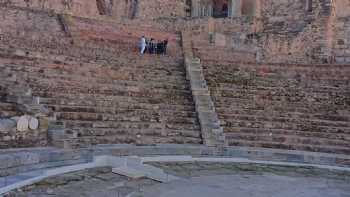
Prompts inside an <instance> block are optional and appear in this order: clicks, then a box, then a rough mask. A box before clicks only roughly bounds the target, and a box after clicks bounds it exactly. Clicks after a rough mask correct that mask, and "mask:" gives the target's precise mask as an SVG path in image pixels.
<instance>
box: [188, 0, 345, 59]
mask: <svg viewBox="0 0 350 197" xmlns="http://www.w3.org/2000/svg"><path fill="white" fill-rule="evenodd" d="M349 7H350V5H349V4H348V2H345V1H342V0H338V1H330V0H322V1H313V3H312V7H311V8H312V9H307V5H306V1H305V0H295V1H283V0H282V1H276V0H267V1H261V2H260V3H259V8H260V11H259V13H260V14H259V15H256V16H258V17H247V16H242V17H236V18H233V19H212V20H211V22H208V21H205V20H203V21H201V22H202V23H201V24H194V27H192V28H193V29H201V30H202V31H201V32H194V48H195V49H196V50H199V52H198V56H199V57H200V58H204V59H216V60H221V59H225V60H228V59H230V56H231V57H232V58H231V61H235V62H242V61H243V62H246V61H258V62H271V63H280V62H283V63H302V64H303V63H305V64H310V63H316V64H320V63H321V64H329V63H336V64H346V63H349V50H348V49H349V47H348V46H349V44H348V40H349V37H350V36H349V34H348V26H349V22H348V21H349V16H348V15H346V13H347V11H348V10H349V9H350V8H349ZM209 21H210V20H209ZM191 24H193V22H192V23H191ZM196 26H197V28H196ZM198 41H199V42H198ZM208 48H213V49H214V50H215V51H216V53H211V52H210V51H211V50H210V49H208ZM242 51H243V52H244V51H246V53H252V54H255V56H256V58H249V57H246V56H245V55H241V57H242V58H239V56H240V55H238V57H237V55H235V54H236V53H237V52H238V54H239V52H242ZM211 54H212V55H211ZM220 54H221V55H220Z"/></svg>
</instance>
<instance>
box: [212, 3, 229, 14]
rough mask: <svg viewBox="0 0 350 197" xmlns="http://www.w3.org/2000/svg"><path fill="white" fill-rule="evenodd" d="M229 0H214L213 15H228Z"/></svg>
mask: <svg viewBox="0 0 350 197" xmlns="http://www.w3.org/2000/svg"><path fill="white" fill-rule="evenodd" d="M228 6H229V0H215V1H213V17H214V18H225V17H228V14H229V13H228V10H229V9H228Z"/></svg>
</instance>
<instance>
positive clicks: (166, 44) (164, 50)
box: [163, 39, 168, 55]
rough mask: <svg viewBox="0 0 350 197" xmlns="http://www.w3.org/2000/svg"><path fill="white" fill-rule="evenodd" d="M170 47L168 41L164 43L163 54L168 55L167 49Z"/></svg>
mask: <svg viewBox="0 0 350 197" xmlns="http://www.w3.org/2000/svg"><path fill="white" fill-rule="evenodd" d="M167 47H168V39H166V40H164V41H163V54H164V55H165V54H166V49H167Z"/></svg>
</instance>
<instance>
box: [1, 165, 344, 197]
mask: <svg viewBox="0 0 350 197" xmlns="http://www.w3.org/2000/svg"><path fill="white" fill-rule="evenodd" d="M152 165H154V166H155V167H158V168H162V169H163V170H164V171H165V172H167V173H169V174H172V175H175V176H178V177H181V178H182V179H181V180H178V181H174V182H171V183H167V184H161V183H159V182H156V181H152V180H150V179H145V178H143V179H134V180H132V179H129V178H127V177H124V176H121V175H117V174H114V173H112V169H111V168H96V169H89V170H83V171H79V172H74V173H68V174H63V175H59V176H56V177H51V178H48V179H45V180H43V181H41V182H39V183H37V184H34V185H31V186H27V187H24V188H21V189H18V190H15V191H12V192H10V193H9V194H8V195H5V196H6V197H72V196H74V197H97V196H98V197H350V172H340V171H330V170H323V169H317V168H312V167H287V166H270V165H261V164H244V163H205V162H194V163H186V162H178V163H176V162H175V163H174V162H173V163H152Z"/></svg>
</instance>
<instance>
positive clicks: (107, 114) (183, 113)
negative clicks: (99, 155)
mask: <svg viewBox="0 0 350 197" xmlns="http://www.w3.org/2000/svg"><path fill="white" fill-rule="evenodd" d="M0 18H1V20H0V69H1V71H0V77H1V80H0V148H2V149H9V148H23V147H51V146H54V147H60V148H84V147H91V146H93V145H97V144H137V145H154V144H205V145H208V146H220V147H223V146H245V147H258V148H276V149H288V150H304V151H305V150H306V151H312V152H326V153H341V154H350V143H349V142H350V1H349V0H293V1H290V0H163V1H159V0H0ZM142 35H145V36H146V37H148V38H156V39H158V40H165V39H168V40H169V45H168V46H169V51H168V54H167V55H164V56H152V55H144V56H140V55H139V52H138V43H139V38H140V37H141V36H142Z"/></svg>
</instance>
